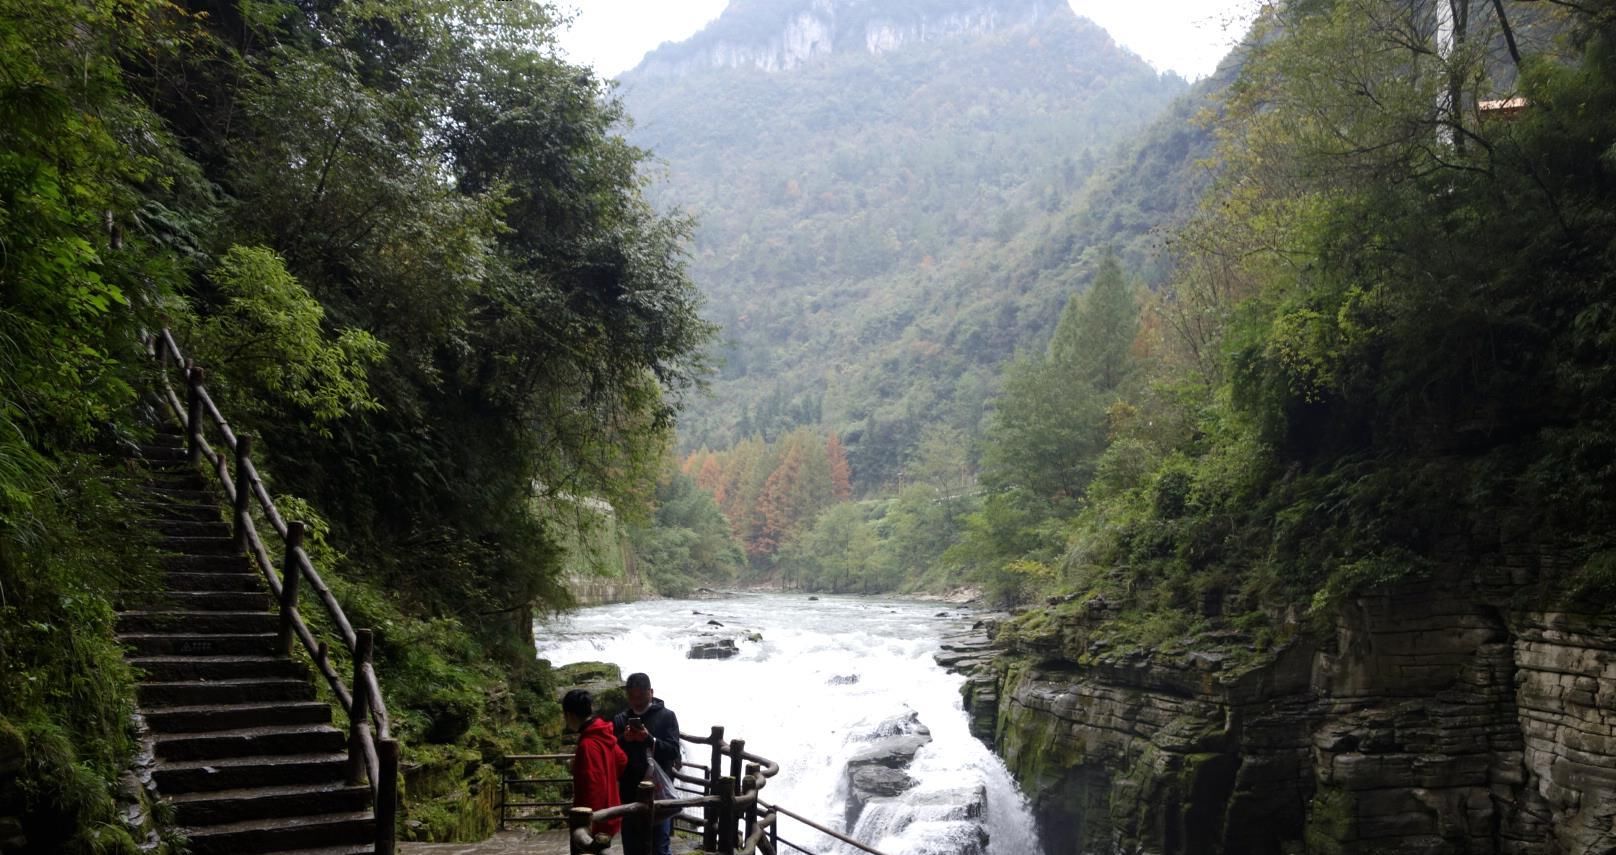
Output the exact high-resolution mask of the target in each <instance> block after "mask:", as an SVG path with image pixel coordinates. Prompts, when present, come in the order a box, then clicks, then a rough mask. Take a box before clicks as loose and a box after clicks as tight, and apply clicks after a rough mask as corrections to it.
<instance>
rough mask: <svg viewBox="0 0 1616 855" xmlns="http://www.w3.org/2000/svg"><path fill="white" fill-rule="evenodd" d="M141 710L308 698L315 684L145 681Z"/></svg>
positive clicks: (140, 693) (301, 681) (279, 680)
mask: <svg viewBox="0 0 1616 855" xmlns="http://www.w3.org/2000/svg"><path fill="white" fill-rule="evenodd" d="M135 692H136V696H137V697H138V698H139V699H140V706H141V709H150V708H153V707H165V706H172V707H189V706H206V705H210V704H242V703H252V702H255V701H308V700H313V699H314V684H313V683H310V682H309V681H308V680H306V679H291V678H274V679H262V680H207V681H202V682H198V681H194V680H184V681H175V682H168V683H159V682H152V683H141V684H140V685H138V686H136V687H135Z"/></svg>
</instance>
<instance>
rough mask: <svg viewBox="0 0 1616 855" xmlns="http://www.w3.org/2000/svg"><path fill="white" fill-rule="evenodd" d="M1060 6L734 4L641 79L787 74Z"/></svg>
mask: <svg viewBox="0 0 1616 855" xmlns="http://www.w3.org/2000/svg"><path fill="white" fill-rule="evenodd" d="M1065 9H1066V4H1065V2H1064V0H879V2H872V0H785V2H780V0H733V2H731V3H730V6H729V8H728V9H726V10H725V11H724V14H723V15H722V16H720V17H719V19H718V20H717V21H715V22H714V23H713V24H712V25H711V26H710V27H708V28H707V29H706V30H704V31H703V32H702V33H701V34H699V35H698V36H696V37H695V38H692V39H690V40H688V41H686V42H682V43H679V44H666V45H663V46H662V47H660V48H658V49H657V50H655V51H653V52H652V53H651V54H650V55H649V56H647V57H646V58H645V60H644V61H643V62H642V63H641V64H640V66H639V68H638V69H636V71H635V73H636V74H637V75H639V76H642V77H658V76H679V75H683V74H688V73H691V72H694V71H699V70H702V69H709V68H758V69H762V70H763V71H770V72H774V71H788V70H790V69H793V68H796V67H798V66H801V65H803V64H804V63H807V62H809V61H811V60H813V59H815V58H817V57H821V56H826V55H829V54H833V53H849V52H863V53H871V54H880V53H884V52H886V51H890V50H894V49H897V48H900V47H903V46H905V45H909V44H914V43H917V42H929V41H937V40H940V39H945V38H953V37H958V36H964V35H971V34H978V33H991V32H996V31H999V30H1004V29H1009V28H1012V27H1017V26H1030V25H1032V24H1036V23H1037V22H1038V21H1040V20H1042V19H1043V18H1045V17H1047V16H1049V15H1051V14H1054V13H1056V12H1057V11H1065Z"/></svg>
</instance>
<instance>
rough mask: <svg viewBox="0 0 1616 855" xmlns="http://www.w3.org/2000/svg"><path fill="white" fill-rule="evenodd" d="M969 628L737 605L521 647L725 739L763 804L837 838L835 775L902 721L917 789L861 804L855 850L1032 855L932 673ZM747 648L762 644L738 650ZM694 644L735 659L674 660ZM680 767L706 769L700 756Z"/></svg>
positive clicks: (761, 603)
mask: <svg viewBox="0 0 1616 855" xmlns="http://www.w3.org/2000/svg"><path fill="white" fill-rule="evenodd" d="M940 611H946V612H947V613H948V615H949V617H939V616H937V615H938V612H940ZM971 620H972V619H971V618H970V617H969V616H968V615H964V614H961V612H960V611H959V610H958V609H955V608H951V607H943V606H939V605H938V604H935V603H910V602H901V601H900V602H884V601H876V600H865V599H852V598H843V597H822V598H820V599H819V600H817V601H815V600H809V599H808V598H807V597H806V596H803V595H795V594H748V595H741V596H737V597H734V598H730V599H724V600H657V601H650V602H642V603H632V604H628V605H617V606H602V607H599V608H591V609H583V610H581V611H578V612H575V613H573V614H571V615H568V616H564V617H561V618H557V619H554V620H552V621H549V622H539V623H538V624H536V626H535V635H536V637H537V639H538V646H539V656H541V657H543V658H545V659H549V660H550V661H551V662H553V663H555V664H558V665H560V664H568V663H572V662H585V661H605V662H612V663H615V664H616V665H618V666H619V667H621V668H622V669H623V672H624V673H625V674H626V673H629V672H631V671H644V672H646V673H648V674H650V675H651V680H652V683H653V684H654V685H655V687H656V694H657V697H659V698H661V699H662V700H663V701H664V702H665V703H666V704H667V705H668V707H669V708H670V709H672V710H673V711H674V712H675V713H677V714H678V716H679V725H680V728H681V729H682V730H684V731H685V732H686V733H700V734H705V733H706V732H707V731H708V729H709V728H710V727H711V726H713V725H723V726H724V728H725V731H726V735H727V736H728V737H729V738H731V739H736V738H739V739H745V740H746V744H747V750H749V751H751V752H752V753H755V754H760V755H763V756H765V757H768V758H770V759H771V760H774V761H776V762H778V763H779V764H780V774H779V775H778V776H776V777H775V778H774V779H773V780H771V781H770V782H769V785H768V787H767V789H766V790H765V791H764V798H765V799H766V800H768V801H771V802H773V803H776V804H780V805H783V806H785V807H788V808H790V809H792V810H794V811H796V812H798V813H801V814H803V815H805V816H810V817H813V818H815V819H816V820H818V821H820V822H821V823H822V824H824V825H827V826H830V827H832V828H836V829H840V830H846V828H845V823H846V820H845V816H846V805H847V784H846V768H847V761H848V759H849V758H851V757H853V756H854V755H856V754H857V753H859V751H861V750H862V749H864V748H867V747H868V746H869V745H870V742H869V740H868V737H869V732H870V731H871V730H872V729H873V728H875V727H876V726H877V725H880V724H881V723H883V722H888V721H891V720H894V719H901V718H903V717H905V716H908V715H909V714H910V713H914V714H916V715H917V716H918V717H919V720H920V723H921V724H923V725H925V726H926V727H927V728H929V729H930V731H931V736H932V741H931V742H930V743H929V744H927V745H926V746H925V747H923V748H921V749H920V751H919V753H918V754H916V755H915V759H914V761H913V763H912V764H911V765H910V766H909V768H908V770H907V771H908V773H909V775H910V776H911V777H913V778H914V779H915V781H916V784H915V786H914V787H913V788H912V789H910V790H909V791H907V792H905V793H903V794H901V795H899V796H897V797H894V798H892V799H891V800H876V801H872V802H871V803H870V804H869V806H868V807H867V808H866V809H865V810H864V812H863V814H862V815H861V816H860V817H859V818H858V823H857V827H856V828H854V829H853V836H854V837H856V838H858V839H859V840H862V841H865V842H866V843H869V844H870V845H872V846H874V847H875V848H877V849H880V850H881V851H883V852H885V853H888V855H959V854H960V853H976V852H982V851H983V850H982V849H981V848H980V834H979V833H978V832H979V830H982V829H985V830H986V831H987V834H988V845H987V849H986V850H985V851H986V853H987V855H1012V853H1014V855H1029V853H1030V855H1038V853H1041V852H1042V851H1043V849H1042V847H1041V846H1040V844H1039V842H1038V838H1037V834H1036V832H1035V831H1034V830H1033V821H1032V815H1031V813H1030V812H1029V811H1028V808H1027V803H1026V800H1025V799H1024V798H1023V797H1022V795H1021V793H1020V792H1019V791H1018V790H1017V788H1016V785H1015V782H1014V781H1013V780H1012V779H1011V778H1010V775H1009V773H1008V772H1007V771H1006V770H1005V767H1004V764H1003V763H1002V762H1000V760H999V759H998V758H997V757H995V756H994V755H993V754H992V752H990V751H988V749H987V748H986V747H985V746H984V745H983V744H982V743H981V742H979V741H978V740H977V739H976V738H975V737H973V736H971V735H970V731H969V729H968V725H967V718H966V715H965V711H964V709H963V706H962V704H961V701H960V694H959V688H960V685H961V682H962V678H961V677H959V676H958V675H954V674H949V673H948V672H947V671H945V670H943V669H942V668H941V667H939V666H938V665H937V664H936V663H935V662H934V661H932V655H933V654H934V653H936V652H937V650H938V644H939V642H940V640H941V638H942V636H944V635H945V634H948V633H951V632H958V631H961V630H963V629H965V628H967V627H968V626H969V624H970V623H971ZM712 621H716V622H717V623H720V624H722V626H713V625H711V624H710V623H709V622H712ZM752 632H755V633H760V634H761V640H757V641H753V640H748V638H747V634H748V633H752ZM707 634H715V635H716V636H718V637H722V638H731V639H734V640H735V643H736V645H737V647H738V648H739V651H740V652H739V653H738V654H737V655H736V656H734V657H733V658H730V659H726V660H705V659H688V658H686V656H685V654H686V652H687V651H688V650H689V649H690V646H691V643H692V642H693V641H696V640H699V639H701V638H702V637H703V636H706V635H707ZM685 753H686V757H688V758H689V759H691V760H693V761H695V762H700V763H706V762H707V759H708V758H707V757H705V756H702V755H701V753H700V750H699V749H698V747H695V746H686V752H685ZM781 834H782V836H783V837H785V838H787V839H790V840H791V841H792V842H793V843H798V844H799V845H804V846H806V847H807V848H810V849H813V850H814V851H817V852H823V853H833V852H834V853H837V855H841V853H843V852H848V853H851V852H854V851H855V850H853V849H852V848H851V847H846V846H844V845H842V844H836V843H834V841H832V840H831V839H829V838H827V837H824V836H823V835H819V834H817V833H813V832H811V831H809V830H808V829H807V828H806V827H804V826H802V825H801V824H798V823H796V822H794V821H791V820H784V821H783V825H782V827H781Z"/></svg>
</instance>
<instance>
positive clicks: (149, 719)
mask: <svg viewBox="0 0 1616 855" xmlns="http://www.w3.org/2000/svg"><path fill="white" fill-rule="evenodd" d="M141 715H142V716H143V717H144V718H145V719H146V725H147V726H148V727H150V728H151V729H152V730H153V731H156V732H159V733H206V732H208V731H214V730H240V729H242V728H247V727H264V726H266V725H272V724H330V723H331V705H330V704H327V703H325V702H324V701H261V702H258V703H246V704H218V705H213V706H208V705H202V706H189V707H152V708H149V709H146V710H144V711H142V713H141Z"/></svg>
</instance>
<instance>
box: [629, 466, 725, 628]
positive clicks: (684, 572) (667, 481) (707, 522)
mask: <svg viewBox="0 0 1616 855" xmlns="http://www.w3.org/2000/svg"><path fill="white" fill-rule="evenodd" d="M656 504H657V507H656V513H655V516H654V518H653V520H652V521H651V524H650V525H647V526H638V527H634V528H631V529H630V530H629V539H630V542H631V543H632V544H633V549H634V556H635V560H636V562H637V565H638V566H639V567H640V569H641V572H642V573H643V574H644V575H645V576H646V577H647V578H648V579H649V580H650V582H651V585H652V587H654V588H655V589H656V590H657V591H658V592H659V593H661V594H663V595H665V596H680V595H683V594H688V593H689V592H690V591H691V590H692V589H693V588H695V587H696V586H698V585H723V584H726V583H728V582H732V581H734V580H735V578H736V577H737V576H738V575H739V574H740V572H741V571H742V570H743V569H744V568H745V566H746V556H745V553H744V552H743V551H742V549H741V545H740V544H739V543H737V542H736V540H735V536H734V534H733V532H732V531H731V528H730V523H729V520H727V519H725V518H724V514H723V512H722V511H720V510H719V508H718V503H717V502H716V501H714V500H713V497H712V494H711V493H708V492H707V491H705V490H703V489H701V488H700V487H698V486H697V485H696V482H695V480H694V479H692V478H691V477H690V476H688V475H686V474H684V473H683V472H678V471H674V470H671V469H670V470H669V471H667V472H666V473H665V474H664V475H663V479H662V481H661V482H659V483H658V485H657V492H656Z"/></svg>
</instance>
